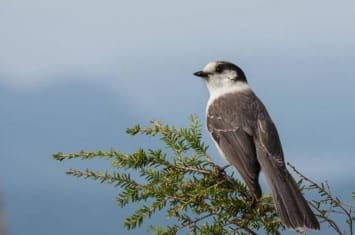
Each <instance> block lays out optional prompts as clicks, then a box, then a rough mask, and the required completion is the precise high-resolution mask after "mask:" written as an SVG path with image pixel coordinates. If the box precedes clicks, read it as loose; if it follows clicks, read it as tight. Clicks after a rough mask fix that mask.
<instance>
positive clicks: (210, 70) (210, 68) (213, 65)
mask: <svg viewBox="0 0 355 235" xmlns="http://www.w3.org/2000/svg"><path fill="white" fill-rule="evenodd" d="M217 65H218V63H217V62H215V61H213V62H209V63H208V64H207V65H206V66H205V67H204V68H203V70H202V71H203V72H205V73H213V72H214V71H215V70H216V66H217Z"/></svg>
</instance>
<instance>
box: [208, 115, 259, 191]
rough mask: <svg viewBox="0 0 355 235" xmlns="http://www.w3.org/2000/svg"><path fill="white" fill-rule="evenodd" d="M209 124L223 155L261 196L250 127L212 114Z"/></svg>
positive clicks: (257, 165) (257, 166)
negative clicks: (249, 131)
mask: <svg viewBox="0 0 355 235" xmlns="http://www.w3.org/2000/svg"><path fill="white" fill-rule="evenodd" d="M207 126H208V129H209V131H210V133H211V135H212V137H213V139H214V141H215V143H216V145H217V147H218V148H219V150H220V152H221V154H222V155H223V157H224V158H225V159H226V160H227V161H228V162H229V163H230V164H232V165H233V166H235V167H236V168H237V170H238V171H239V173H240V175H241V176H242V177H243V179H244V181H245V182H246V184H247V185H248V187H249V189H250V190H251V191H252V192H253V193H254V194H255V195H256V197H260V196H261V189H260V186H259V183H258V175H259V172H260V166H259V163H258V162H257V159H256V150H255V145H254V140H253V137H252V136H251V135H249V134H247V132H248V129H249V128H243V127H242V126H241V125H238V123H237V122H235V121H234V122H233V121H228V120H225V119H222V118H219V117H214V116H212V115H210V116H207Z"/></svg>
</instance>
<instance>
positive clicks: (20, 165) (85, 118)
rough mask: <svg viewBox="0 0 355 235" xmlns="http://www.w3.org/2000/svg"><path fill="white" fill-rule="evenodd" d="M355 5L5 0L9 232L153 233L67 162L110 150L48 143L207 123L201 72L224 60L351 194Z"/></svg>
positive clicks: (2, 171)
mask: <svg viewBox="0 0 355 235" xmlns="http://www.w3.org/2000/svg"><path fill="white" fill-rule="evenodd" d="M354 12H355V2H354V1H350V0H349V1H337V2H335V1H324V0H322V1H320V0H315V1H305V0H301V1H294V2H289V1H276V0H271V1H268V2H265V1H252V2H251V1H249V2H247V1H206V0H205V1H200V0H196V1H185V0H181V1H174V2H172V1H162V0H153V1H145V2H143V1H130V2H127V1H109V0H108V1H93V0H87V1H83V0H70V1H69V0H62V1H45V0H32V1H21V0H11V1H10V0H2V1H1V2H0V34H1V37H0V113H1V116H0V130H1V131H0V192H1V199H2V201H3V202H2V203H3V204H4V213H5V217H6V225H7V230H8V234H10V235H18V234H54V235H55V234H88V235H90V234H137V233H139V232H141V233H142V231H143V232H144V231H145V229H141V230H133V231H132V232H131V233H128V232H125V231H124V230H123V228H122V222H123V218H124V216H126V215H127V214H129V213H130V212H132V210H133V208H132V207H129V208H123V209H121V208H119V207H117V206H116V204H115V200H114V198H115V195H116V194H117V193H118V190H117V189H112V188H111V187H110V186H106V185H100V184H98V183H95V182H91V181H85V180H78V179H75V178H72V177H69V176H66V175H65V174H64V171H65V170H66V169H68V168H72V167H74V168H75V167H76V168H81V169H84V168H87V167H89V168H95V169H106V167H107V165H106V163H105V162H99V161H97V162H89V161H88V162H86V161H67V162H63V163H59V162H56V161H54V160H53V159H52V157H51V154H52V153H55V152H58V151H63V152H72V151H79V150H81V149H86V150H97V149H109V148H111V147H113V148H115V149H120V150H123V151H131V150H134V149H135V148H137V147H138V146H140V145H141V142H140V141H137V140H135V139H134V138H132V137H129V136H126V135H125V133H124V130H125V128H126V127H129V126H132V125H133V124H136V123H148V121H149V120H150V119H152V118H155V119H160V120H162V121H164V122H166V123H170V124H174V125H176V126H179V125H183V124H186V123H187V118H188V116H189V115H190V114H192V113H196V114H197V115H198V116H199V117H201V119H202V121H203V122H204V120H203V117H204V110H205V105H206V102H207V98H208V94H207V90H206V88H205V86H204V84H203V82H202V81H200V80H199V79H197V78H195V77H193V76H192V73H193V72H195V71H197V70H199V69H201V68H202V67H203V66H204V65H205V64H206V63H207V62H209V61H213V60H229V61H232V62H234V63H237V64H238V65H240V66H241V67H242V68H243V69H244V71H245V73H246V75H247V77H248V79H249V83H250V84H251V86H252V87H253V89H254V90H255V92H256V93H257V94H258V96H259V97H260V98H261V99H262V100H263V101H264V103H265V104H266V106H267V107H268V109H269V112H270V113H271V115H272V117H273V119H274V121H275V123H276V125H277V127H278V130H279V132H280V135H281V138H282V143H283V147H284V152H285V155H286V159H287V161H290V162H291V163H293V164H294V165H296V166H297V167H298V169H300V170H301V171H302V172H303V173H304V174H305V175H307V176H309V177H311V178H313V179H316V180H318V181H324V180H328V181H329V183H330V185H331V186H332V187H333V192H334V193H335V194H337V195H339V196H340V197H341V198H345V199H349V198H350V192H351V191H354V190H355V187H354V186H355V185H354V180H353V179H354V176H355V173H354V165H355V158H354V156H355V145H354V140H355V125H354V120H355V92H354V87H355V77H354V74H355V14H354ZM204 134H205V140H206V142H208V143H211V141H210V140H209V137H208V135H207V133H206V131H205V133H204ZM145 144H147V143H145ZM211 154H214V155H217V152H216V151H215V149H214V147H213V146H211ZM216 162H217V163H220V164H223V162H222V161H221V160H220V159H219V157H217V158H216ZM164 221H165V219H164V218H162V217H156V218H154V219H153V222H155V223H160V224H161V223H164ZM324 229H325V230H324V231H323V232H322V234H326V233H327V232H328V234H332V233H331V232H329V231H328V230H326V228H324Z"/></svg>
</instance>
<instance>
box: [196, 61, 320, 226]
mask: <svg viewBox="0 0 355 235" xmlns="http://www.w3.org/2000/svg"><path fill="white" fill-rule="evenodd" d="M194 75H195V76H197V77H200V78H202V79H203V80H204V81H205V83H206V85H207V89H208V91H209V99H208V102H207V109H206V119H207V120H206V123H207V129H208V131H209V133H210V135H211V137H212V140H213V142H214V143H215V145H216V147H217V149H218V152H219V153H220V155H221V156H222V157H223V158H224V159H225V160H226V161H227V162H228V163H229V164H231V165H233V166H234V167H235V168H236V169H237V171H238V172H239V174H240V175H241V177H242V178H243V179H244V181H245V183H246V185H247V187H248V188H249V190H250V192H251V195H252V196H253V199H254V200H258V199H260V198H261V196H262V190H261V187H260V184H259V182H258V181H259V179H258V178H259V173H260V171H262V172H263V174H264V176H265V179H266V183H267V185H268V187H269V188H270V191H271V196H272V200H273V203H274V205H275V209H276V212H277V214H278V216H279V218H280V220H281V222H282V223H283V224H284V225H285V226H286V227H287V228H288V229H295V230H304V229H312V230H319V228H320V226H319V222H318V220H317V218H316V216H315V215H314V213H313V212H312V210H311V208H310V207H309V205H308V204H307V201H306V199H305V198H304V197H303V195H302V193H301V192H300V190H299V188H298V185H297V183H296V181H295V180H294V178H293V177H292V176H291V174H290V173H289V172H288V170H287V168H286V165H285V160H284V154H283V151H282V146H281V141H280V138H279V134H278V132H277V129H276V126H275V124H274V122H273V121H272V119H271V117H270V115H269V114H268V111H267V109H266V107H265V105H264V104H263V103H262V101H261V100H260V99H259V98H258V97H257V96H256V94H255V93H254V91H253V90H252V89H251V87H250V86H249V84H248V81H247V78H246V75H245V73H244V72H243V70H242V69H241V68H240V67H239V66H237V65H235V64H233V63H231V62H227V61H214V62H209V63H208V64H207V65H206V66H205V67H204V68H203V69H202V70H201V71H198V72H195V73H194Z"/></svg>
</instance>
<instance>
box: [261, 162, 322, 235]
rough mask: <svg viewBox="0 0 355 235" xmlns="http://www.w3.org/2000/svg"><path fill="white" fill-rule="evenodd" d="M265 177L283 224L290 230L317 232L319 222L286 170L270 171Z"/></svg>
mask: <svg viewBox="0 0 355 235" xmlns="http://www.w3.org/2000/svg"><path fill="white" fill-rule="evenodd" d="M270 173H271V174H270ZM266 175H267V176H266ZM265 176H266V180H267V183H268V185H269V187H270V188H271V193H272V198H273V201H274V204H275V208H276V211H277V213H278V215H279V217H280V219H281V221H282V222H283V224H284V225H285V226H286V227H287V228H291V229H305V228H309V229H313V230H319V222H318V220H317V219H316V217H315V215H314V214H313V212H312V210H311V208H310V207H309V205H308V204H307V201H306V200H305V198H304V197H303V195H302V193H301V192H300V191H299V189H298V186H297V184H296V182H295V180H294V179H293V177H292V176H291V174H290V173H289V172H288V171H287V170H286V169H285V171H284V172H280V171H272V169H271V171H269V174H265Z"/></svg>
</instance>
